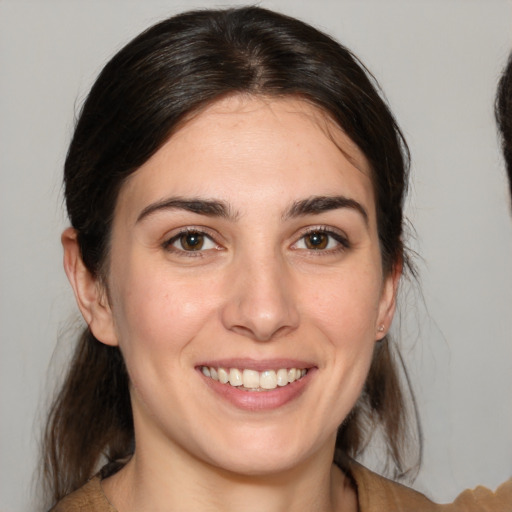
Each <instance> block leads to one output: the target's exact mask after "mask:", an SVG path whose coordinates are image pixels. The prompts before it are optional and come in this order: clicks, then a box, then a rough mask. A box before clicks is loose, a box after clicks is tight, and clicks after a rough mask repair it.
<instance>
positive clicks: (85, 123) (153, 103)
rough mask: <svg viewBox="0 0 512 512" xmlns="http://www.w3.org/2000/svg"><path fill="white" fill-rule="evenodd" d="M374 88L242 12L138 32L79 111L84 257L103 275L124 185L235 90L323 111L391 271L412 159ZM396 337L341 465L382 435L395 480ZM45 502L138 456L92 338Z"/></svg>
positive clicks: (113, 380) (55, 446) (70, 203)
mask: <svg viewBox="0 0 512 512" xmlns="http://www.w3.org/2000/svg"><path fill="white" fill-rule="evenodd" d="M377 91H378V87H377V84H376V82H375V80H374V78H373V77H372V76H371V75H370V74H369V72H368V71H367V70H366V69H365V68H364V66H363V65H362V64H361V63H360V62H359V61H358V60H357V58H356V57H354V56H353V55H352V54H351V53H350V51H349V50H347V49H346V48H344V47H343V46H341V45H340V44H338V43H337V42H335V41H334V40H333V39H331V38H330V37H328V36H327V35H325V34H323V33H321V32H319V31H318V30H316V29H314V28H312V27H311V26H309V25H307V24H305V23H303V22H300V21H298V20H295V19H293V18H289V17H287V16H284V15H281V14H277V13H274V12H271V11H268V10H265V9H261V8H256V7H247V8H240V9H227V10H206V11H194V12H188V13H184V14H181V15H178V16H175V17H172V18H170V19H167V20H165V21H162V22H160V23H158V24H157V25H155V26H153V27H151V28H150V29H148V30H147V31H145V32H143V33H142V34H140V35H139V36H138V37H136V38H135V39H134V40H133V41H131V42H130V43H129V44H128V45H127V46H125V47H124V48H123V49H122V50H121V51H120V52H119V53H117V54H116V55H115V56H114V57H113V58H112V60H111V61H110V62H108V64H107V65H106V66H105V68H104V69H103V71H102V72H101V74H100V75H99V77H98V79H97V81H96V82H95V84H94V86H93V87H92V89H91V91H90V94H89V96H88V98H87V100H86V101H85V104H84V106H83V108H82V111H81V113H80V116H79V119H78V122H77V125H76V129H75V132H74V136H73V139H72V141H71V144H70V147H69V151H68V154H67V158H66V163H65V170H64V183H65V197H66V205H67V210H68V214H69V218H70V220H71V224H72V226H73V227H74V228H75V229H76V231H77V233H78V242H79V246H80V250H81V255H82V258H83V261H84V263H85V265H86V266H87V268H88V269H89V271H90V272H91V273H92V274H93V275H95V276H97V277H98V278H101V277H102V275H104V272H105V268H106V262H107V261H108V251H109V235H110V229H111V223H112V216H113V212H114V207H115V204H116V200H117V196H118V193H119V190H120V188H121V186H122V185H123V182H124V181H125V180H126V178H127V177H128V176H129V175H130V174H131V173H133V172H135V171H136V170H137V169H138V168H139V167H140V166H141V165H142V164H143V163H144V162H146V161H147V160H148V159H149V158H150V157H151V156H152V155H153V154H154V153H155V152H156V151H157V150H158V149H159V148H160V147H161V146H162V145H163V144H164V142H165V141H166V140H167V139H168V138H169V137H170V136H172V133H173V131H175V130H177V129H179V126H180V123H181V122H184V120H186V119H187V118H188V117H189V116H190V115H191V114H193V113H194V112H197V111H199V110H200V109H201V108H204V107H205V106H207V105H208V104H211V103H212V102H214V101H216V100H218V99H220V98H222V97H224V96H227V95H232V94H237V93H241V94H250V95H264V96H267V97H285V96H286V97H288V96H294V97H300V98H302V99H304V100H305V101H308V102H310V103H312V104H314V105H315V106H317V107H319V108H320V109H321V110H322V111H324V112H326V113H327V114H328V115H329V116H330V117H331V118H332V119H333V120H334V121H335V122H336V123H337V125H338V126H339V127H340V128H341V129H342V130H343V131H344V132H345V133H346V134H347V135H348V136H349V137H350V138H351V139H352V141H354V142H355V143H356V144H357V145H358V147H359V148H360V149H361V151H362V152H363V153H364V155H365V156H366V158H367V160H368V162H369V164H370V166H371V169H372V176H371V178H372V182H373V186H374V190H375V197H376V209H377V224H378V232H379V240H380V246H381V253H382V262H383V268H384V272H386V273H388V272H391V271H393V268H395V267H396V266H397V265H398V266H400V265H402V264H406V263H407V260H406V258H405V256H404V247H403V244H402V231H403V219H402V208H403V202H404V194H405V190H406V187H407V179H408V156H409V155H408V149H407V146H406V143H405V141H404V139H403V137H402V134H401V132H400V130H399V128H398V126H397V124H396V122H395V120H394V118H393V116H392V114H391V113H390V111H389V109H388V108H387V106H386V104H385V103H384V101H383V100H382V99H381V97H380V95H379V93H378V92H377ZM392 352H393V351H392V348H391V346H390V342H389V340H388V339H384V340H383V341H382V342H380V343H377V344H376V349H375V353H374V357H373V363H372V366H371V369H370V373H369V376H368V379H367V382H366V386H365V389H364V391H363V393H362V396H361V398H360V400H359V402H358V404H357V405H356V407H355V408H354V410H353V412H352V414H351V415H350V416H349V417H348V418H347V419H346V420H345V422H344V423H343V425H341V427H340V429H339V433H338V438H337V451H336V460H338V461H340V460H341V459H342V458H343V457H346V456H349V457H355V456H357V455H359V454H360V453H361V451H362V450H363V449H364V447H365V446H366V445H367V443H368V440H369V438H370V437H371V435H372V433H373V431H374V430H375V429H377V428H378V427H380V429H381V431H382V433H383V436H384V439H385V441H386V446H387V450H388V455H389V456H390V459H391V461H392V463H393V466H394V469H395V476H396V475H399V474H402V473H403V472H404V471H405V470H406V467H405V463H404V457H403V455H404V454H403V446H404V440H405V439H406V437H407V432H408V429H407V421H406V411H405V409H406V408H405V400H404V395H403V394H402V391H401V385H400V379H399V374H398V373H397V370H396V365H395V362H394V357H393V354H392ZM44 450H45V451H44V463H45V467H44V469H45V474H46V478H47V481H48V488H49V489H50V492H51V499H52V500H53V501H56V500H58V499H60V498H61V497H62V496H63V495H65V494H67V493H69V492H70V491H72V490H74V489H76V488H77V487H79V486H80V485H82V484H83V483H84V482H85V481H86V480H87V479H88V478H90V476H91V475H92V474H93V473H94V472H95V471H97V469H98V466H99V465H100V464H101V463H102V462H105V460H106V461H110V462H113V461H116V460H119V459H122V458H124V457H127V456H129V455H130V454H132V453H133V450H134V432H133V422H132V412H131V407H130V399H129V390H128V376H127V373H126V369H125V366H124V363H123V359H122V356H121V354H120V352H119V350H118V349H117V348H115V347H114V348H113V347H109V346H106V345H104V344H103V343H101V342H99V341H98V340H96V339H95V338H94V336H93V335H92V333H91V332H90V331H89V330H86V331H85V332H84V333H83V335H82V337H81V338H80V340H79V343H78V346H77V348H76V352H75V355H74V358H73V360H72V362H71V365H70V367H69V371H68V376H67V379H66V381H65V382H64V385H63V387H62V389H61V391H60V394H59V395H58V396H57V398H56V400H55V403H54V405H53V407H52V409H51V412H50V416H49V420H48V424H47V427H46V437H45V448H44Z"/></svg>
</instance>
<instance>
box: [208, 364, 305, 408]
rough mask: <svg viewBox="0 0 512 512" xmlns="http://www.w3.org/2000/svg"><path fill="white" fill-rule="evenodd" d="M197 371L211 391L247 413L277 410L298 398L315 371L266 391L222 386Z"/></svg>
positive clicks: (227, 385)
mask: <svg viewBox="0 0 512 512" xmlns="http://www.w3.org/2000/svg"><path fill="white" fill-rule="evenodd" d="M198 371H199V375H200V376H201V377H202V378H203V380H204V381H205V383H206V384H207V385H208V386H209V388H210V389H211V390H212V391H214V392H215V393H216V394H218V395H220V396H221V397H222V398H223V399H225V400H227V401H228V402H230V403H231V404H232V405H234V406H235V407H237V408H239V409H244V410H247V411H269V410H272V409H278V408H279V407H282V406H284V405H286V404H288V403H289V402H291V401H293V400H295V399H297V398H299V397H300V396H301V395H302V393H303V392H304V390H305V388H306V386H307V385H308V384H309V382H310V381H311V379H312V377H313V374H314V372H315V369H314V368H310V369H308V373H306V375H305V376H304V377H302V378H301V379H299V380H296V381H294V382H292V383H290V384H287V385H286V386H282V387H279V386H278V387H277V388H276V389H271V390H268V391H244V390H243V389H240V388H238V387H235V386H230V385H229V384H222V383H221V382H219V381H216V380H213V379H212V378H210V377H206V376H205V375H203V373H202V372H201V370H200V369H199V370H198Z"/></svg>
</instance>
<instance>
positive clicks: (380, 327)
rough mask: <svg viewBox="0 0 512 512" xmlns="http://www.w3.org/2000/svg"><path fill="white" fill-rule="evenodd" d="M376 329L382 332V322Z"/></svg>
mask: <svg viewBox="0 0 512 512" xmlns="http://www.w3.org/2000/svg"><path fill="white" fill-rule="evenodd" d="M377 330H378V331H379V332H384V325H383V324H380V325H379V327H378V329H377Z"/></svg>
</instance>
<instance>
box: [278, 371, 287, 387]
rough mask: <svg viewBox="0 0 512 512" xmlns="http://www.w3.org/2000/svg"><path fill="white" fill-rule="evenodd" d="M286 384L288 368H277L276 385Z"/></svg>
mask: <svg viewBox="0 0 512 512" xmlns="http://www.w3.org/2000/svg"><path fill="white" fill-rule="evenodd" d="M286 384H288V370H287V369H286V368H281V369H280V370H277V385H278V386H286Z"/></svg>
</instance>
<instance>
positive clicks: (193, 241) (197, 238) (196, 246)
mask: <svg viewBox="0 0 512 512" xmlns="http://www.w3.org/2000/svg"><path fill="white" fill-rule="evenodd" d="M179 245H181V249H183V250H184V251H200V250H201V249H202V248H203V245H204V235H203V234H202V233H195V232H190V233H183V234H182V235H181V236H180V238H179Z"/></svg>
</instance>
